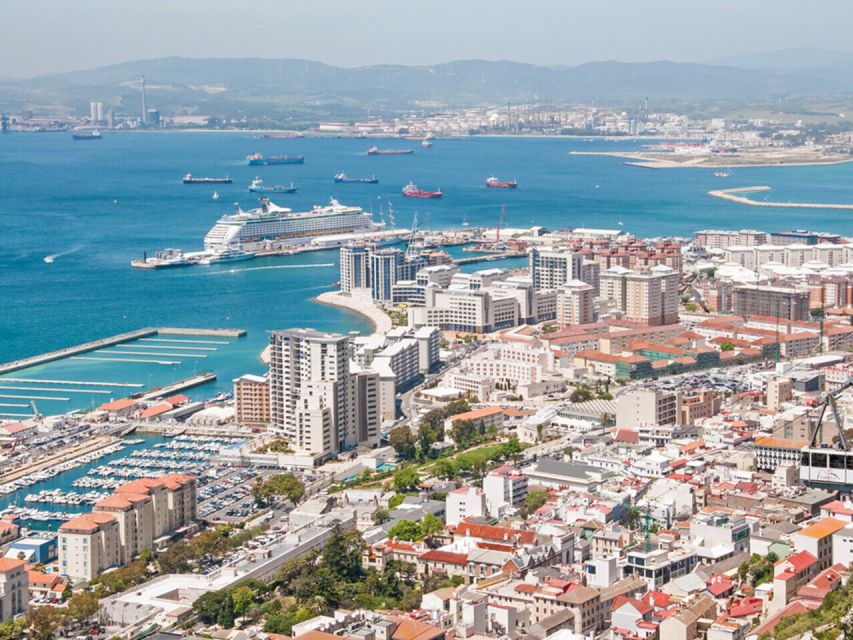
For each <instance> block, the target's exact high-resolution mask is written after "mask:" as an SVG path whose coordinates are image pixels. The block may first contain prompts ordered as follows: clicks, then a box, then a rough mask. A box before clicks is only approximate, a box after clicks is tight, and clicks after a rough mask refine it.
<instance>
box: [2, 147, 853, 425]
mask: <svg viewBox="0 0 853 640" xmlns="http://www.w3.org/2000/svg"><path fill="white" fill-rule="evenodd" d="M372 143H373V141H364V140H353V139H318V138H303V139H293V140H284V139H258V138H256V137H254V136H253V135H252V134H248V133H232V132H221V133H220V132H216V133H213V132H192V133H183V132H181V133H179V132H142V133H119V132H106V133H105V134H104V139H103V140H102V141H100V142H74V141H72V140H71V136H70V135H67V134H11V135H6V136H0V220H2V229H3V234H2V242H0V362H2V361H8V360H12V359H17V358H20V357H24V356H28V355H33V354H37V353H42V352H45V351H48V350H52V349H56V348H59V347H63V346H68V345H72V344H77V343H80V342H84V341H88V340H93V339H96V338H99V337H103V336H107V335H112V334H116V333H119V332H123V331H128V330H132V329H137V328H140V327H144V326H167V325H168V326H183V327H237V328H244V329H247V330H248V331H249V334H248V336H247V337H246V338H242V339H239V340H232V341H231V344H229V345H228V346H227V348H223V350H222V356H223V357H217V358H216V362H215V370H216V372H217V374H218V375H219V379H218V381H217V382H216V383H214V384H213V385H209V386H207V387H205V388H202V389H199V390H197V392H196V393H198V394H203V395H211V393H213V392H214V391H219V390H226V389H228V388H229V387H230V385H231V379H232V378H233V377H236V376H237V375H239V374H240V373H244V372H260V371H261V370H262V368H263V367H262V365H261V363H260V362H259V360H258V353H259V351H260V350H261V349H262V348H263V346H264V345H265V344H266V342H267V331H269V330H272V329H278V328H287V327H292V326H313V327H316V328H318V329H323V330H335V331H350V330H356V331H365V330H367V329H368V328H369V326H368V324H367V323H366V322H365V320H364V319H363V318H361V317H359V316H357V315H355V314H352V313H350V312H347V311H343V310H339V309H335V308H331V307H328V306H323V305H318V304H315V303H313V302H311V298H313V297H314V296H316V295H317V294H319V293H321V292H323V291H325V290H329V289H330V288H331V286H332V283H333V282H335V281H337V280H338V255H337V251H324V252H315V253H308V254H302V255H299V256H290V257H280V258H264V259H259V260H254V261H251V262H244V263H232V264H226V265H219V266H211V267H208V268H205V267H195V268H188V269H176V270H166V271H140V270H135V269H131V268H130V266H129V263H130V260H131V259H133V258H138V257H141V256H142V254H143V251H148V252H149V254H150V253H152V252H153V251H156V250H158V249H162V248H164V247H180V248H183V249H185V250H193V249H200V248H201V243H202V238H203V236H204V234H205V233H206V232H207V230H208V229H209V228H210V226H211V225H212V224H213V223H214V222H215V221H216V219H217V218H218V217H219V216H220V215H222V214H223V213H227V212H229V210H230V209H231V208H232V203H234V202H240V203H241V204H242V205H243V207H244V208H249V207H252V206H255V204H256V200H255V196H253V195H252V194H249V193H248V192H247V190H246V187H247V186H248V184H249V182H250V181H251V180H252V178H254V177H255V176H256V175H257V176H260V177H261V178H263V179H264V181H265V182H266V183H267V184H289V183H290V182H293V183H294V184H295V185H296V186H297V187H298V189H299V191H298V193H296V194H294V195H284V194H283V195H279V196H276V197H274V198H273V200H274V201H275V202H276V203H277V204H279V205H282V206H288V207H291V208H293V209H294V210H303V209H306V208H309V207H310V206H312V205H314V204H323V203H325V202H327V201H328V199H329V198H330V197H335V198H338V199H339V200H340V201H342V202H344V203H346V204H353V205H359V206H362V207H364V208H365V209H368V210H373V211H375V212H377V214H378V212H379V210H380V207H381V208H382V209H384V210H386V211H387V203H388V201H391V202H392V204H393V207H394V211H395V217H396V222H397V225H398V226H400V227H407V226H409V225H411V222H412V218H413V216H414V213H415V211H416V210H417V211H418V218H419V225H420V227H421V228H424V227H432V228H449V227H459V226H460V225H461V223H462V222H463V220H465V221H467V222H468V223H469V224H470V225H471V226H477V225H489V226H495V225H496V224H497V220H498V216H499V215H500V209H501V206H502V205H506V219H505V222H504V224H505V226H509V227H528V226H530V225H533V224H537V225H543V226H546V227H551V228H560V227H563V228H564V227H569V226H592V227H605V228H616V225H617V223H618V221H620V220H621V221H622V222H623V223H624V229H625V230H626V231H630V232H632V233H635V234H637V235H640V236H659V235H690V234H692V232H693V231H695V230H696V229H699V228H708V227H714V228H729V229H737V228H743V227H749V228H758V229H767V230H782V229H784V230H787V229H793V228H810V229H817V230H826V231H835V232H839V233H844V234H851V233H853V217H851V213H850V212H846V211H834V210H823V209H810V210H797V209H773V208H757V207H746V206H743V205H738V204H735V203H730V202H726V201H723V200H719V199H716V198H712V197H710V196H708V195H707V192H708V191H709V190H711V189H714V188H732V187H738V186H749V185H768V186H770V187H772V191H770V192H767V193H759V194H755V195H754V197H756V198H763V199H767V200H781V201H788V200H793V201H804V202H827V203H839V202H853V186H851V177H853V165H850V164H845V165H833V166H823V167H786V168H745V169H737V170H735V171H733V172H732V175H731V176H730V177H729V178H725V179H721V178H718V177H715V176H714V175H713V171H712V170H706V169H696V170H693V169H689V170H688V169H676V170H658V171H656V170H648V169H640V168H636V167H629V166H626V165H625V164H624V162H623V161H622V160H621V159H619V158H614V157H597V156H572V155H569V152H570V151H571V150H584V151H616V150H629V149H636V148H638V147H639V146H640V143H638V142H633V141H604V140H598V141H586V140H581V139H556V138H546V139H533V138H470V139H454V140H442V139H439V140H437V141H436V142H435V145H434V146H433V147H432V148H431V149H422V148H421V147H420V145H419V144H418V143H417V142H415V141H400V140H394V141H383V142H377V144H378V145H379V146H383V147H412V148H414V149H415V153H414V155H411V156H393V157H368V156H366V155H365V154H364V151H365V150H366V148H367V147H368V146H370V145H371V144H372ZM255 151H259V152H261V153H263V154H265V155H274V154H295V153H302V154H304V155H305V158H306V160H305V164H304V165H286V166H271V167H249V166H246V162H245V159H244V158H245V156H246V155H247V154H249V153H252V152H255ZM340 170H345V171H346V172H347V173H348V174H349V175H351V176H365V175H372V174H375V175H376V176H377V177H378V178H379V184H378V185H361V184H348V185H339V184H334V183H333V180H332V178H333V176H334V174H335V173H336V172H338V171H340ZM187 172H192V173H193V174H194V175H198V176H222V175H225V174H228V175H230V176H231V177H232V178H233V179H234V183H233V184H231V185H212V186H207V185H184V184H182V183H181V176H182V175H183V174H184V173H187ZM489 175H497V176H499V177H500V178H503V179H511V178H515V179H517V180H518V181H519V185H520V186H519V188H518V189H517V190H516V191H507V190H502V189H486V188H485V187H484V181H485V179H486V177H488V176H489ZM409 180H414V181H415V182H417V183H418V184H419V185H420V186H422V187H425V188H441V189H442V190H443V191H444V193H445V196H444V198H443V199H442V200H430V201H413V200H407V199H404V198H402V197H401V195H400V189H401V187H402V186H403V185H405V184H406V182H408V181H409ZM214 190H217V191H218V192H219V194H220V199H219V200H218V201H214V200H212V198H211V196H212V194H213V191H214ZM377 217H378V215H377ZM386 221H387V219H386ZM50 255H52V256H55V260H54V262H53V263H52V264H47V263H45V262H44V260H43V259H44V257H45V256H50ZM517 263H518V261H516V262H513V263H510V264H512V265H513V266H514V265H515V264H517ZM474 268H476V267H474ZM80 364H81V362H80V361H69V362H65V363H61V364H59V363H57V364H54V365H44V368H43V369H42V368H39V370H37V371H34V372H33V371H27V372H18V373H17V374H16V375H18V376H20V377H24V376H25V375H26V376H29V377H39V376H41V377H45V378H47V377H50V376H53V377H58V376H56V375H53V374H56V373H58V371H57V367H59V368H60V371H59V372H61V373H62V374H63V375H65V376H66V378H68V379H75V380H81V379H87V378H86V377H72V376H75V374H77V373H79V374H80V375H84V374H85V376H89V377H88V379H97V378H92V376H93V375H110V376H112V378H113V379H115V378H116V376H121V377H124V378H127V379H133V380H134V381H141V382H143V383H146V384H147V383H148V382H149V379H150V380H151V382H152V383H153V384H162V383H163V382H164V381H168V379H170V378H171V379H175V377H180V376H179V375H178V374H179V373H181V374H183V373H184V371H183V370H182V371H181V372H177V371H173V372H168V371H160V372H159V373H155V374H152V372H151V370H150V365H133V364H130V363H128V364H127V366H123V367H122V368H121V371H118V370H114V369H111V368H110V367H112V365H110V367H106V366H104V365H98V366H95V365H92V364H91V363H90V364H87V365H86V367H87V368H86V369H85V370H83V369H82V368H75V367H76V366H77V365H80ZM199 366H200V365H199ZM62 367H65V368H64V369H62ZM45 373H47V374H50V375H44V374H45ZM36 374H38V375H36ZM161 374H163V375H161ZM108 379H110V378H108ZM9 393H10V394H14V392H9ZM2 402H7V401H6V400H2ZM88 402H89V400H88V399H87V402H86V404H88ZM8 403H10V404H17V403H20V401H17V400H8ZM24 411H26V410H24Z"/></svg>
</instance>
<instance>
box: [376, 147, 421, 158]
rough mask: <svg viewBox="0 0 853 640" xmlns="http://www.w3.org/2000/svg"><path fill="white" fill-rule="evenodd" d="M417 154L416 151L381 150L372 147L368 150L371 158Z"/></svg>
mask: <svg viewBox="0 0 853 640" xmlns="http://www.w3.org/2000/svg"><path fill="white" fill-rule="evenodd" d="M414 152H415V150H414V149H380V148H379V147H370V149H368V150H367V155H369V156H410V155H412V154H413V153H414Z"/></svg>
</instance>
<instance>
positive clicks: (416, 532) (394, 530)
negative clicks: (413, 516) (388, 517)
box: [388, 520, 423, 541]
mask: <svg viewBox="0 0 853 640" xmlns="http://www.w3.org/2000/svg"><path fill="white" fill-rule="evenodd" d="M388 537H389V538H395V539H397V540H409V541H412V540H420V539H421V538H423V533H422V532H421V525H420V524H418V523H417V522H412V521H411V520H400V521H398V522H396V523H395V524H394V526H393V527H391V529H389V530H388Z"/></svg>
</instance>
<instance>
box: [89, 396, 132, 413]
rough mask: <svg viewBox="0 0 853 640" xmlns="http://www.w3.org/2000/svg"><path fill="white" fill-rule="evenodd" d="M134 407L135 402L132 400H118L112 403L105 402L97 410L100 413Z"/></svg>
mask: <svg viewBox="0 0 853 640" xmlns="http://www.w3.org/2000/svg"><path fill="white" fill-rule="evenodd" d="M135 406H136V400H134V399H132V398H119V399H118V400H113V401H112V402H105V403H104V404H102V405H101V406H100V407H98V408H99V409H101V410H102V411H123V410H124V409H130V408H132V407H135Z"/></svg>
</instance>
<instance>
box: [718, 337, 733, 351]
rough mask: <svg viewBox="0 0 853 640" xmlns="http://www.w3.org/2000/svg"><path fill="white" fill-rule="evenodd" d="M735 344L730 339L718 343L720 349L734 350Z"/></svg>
mask: <svg viewBox="0 0 853 640" xmlns="http://www.w3.org/2000/svg"><path fill="white" fill-rule="evenodd" d="M734 348H735V345H734V343H733V342H732V341H730V340H723V341H722V342H721V343H720V351H734Z"/></svg>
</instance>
